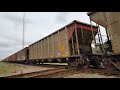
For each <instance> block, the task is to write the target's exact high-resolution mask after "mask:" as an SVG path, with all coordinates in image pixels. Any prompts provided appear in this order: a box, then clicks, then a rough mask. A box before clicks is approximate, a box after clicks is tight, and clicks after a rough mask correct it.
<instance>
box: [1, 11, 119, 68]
mask: <svg viewBox="0 0 120 90" xmlns="http://www.w3.org/2000/svg"><path fill="white" fill-rule="evenodd" d="M108 14H109V15H108ZM88 16H89V17H90V22H91V21H93V22H95V23H96V26H95V25H92V22H91V24H87V23H84V22H80V21H77V20H74V21H73V22H71V23H69V24H68V25H66V26H64V27H62V28H60V29H59V30H57V31H55V32H53V33H52V34H50V35H48V36H46V37H44V38H42V39H41V40H39V41H37V42H35V43H33V44H31V45H29V46H28V47H26V48H24V49H22V50H20V51H18V52H16V53H15V54H13V55H11V56H9V57H7V58H5V59H4V60H3V61H6V62H19V63H32V64H36V63H39V64H40V63H41V64H43V63H46V62H54V63H55V62H60V63H65V62H67V63H68V66H70V67H74V66H75V67H81V68H88V67H89V66H93V67H96V68H102V67H105V68H107V69H110V70H113V69H119V70H120V55H119V53H120V47H119V43H120V40H118V39H119V32H120V31H119V24H120V22H119V18H120V17H119V16H120V13H119V12H107V13H106V12H88ZM110 18H111V20H110ZM100 25H101V26H103V27H105V28H106V34H107V37H108V41H107V48H105V45H104V43H103V40H102V36H101V32H100ZM96 35H98V38H99V47H100V52H101V53H96V54H94V53H93V50H92V47H91V44H92V42H94V45H95V47H97V44H96V39H95V36H96Z"/></svg>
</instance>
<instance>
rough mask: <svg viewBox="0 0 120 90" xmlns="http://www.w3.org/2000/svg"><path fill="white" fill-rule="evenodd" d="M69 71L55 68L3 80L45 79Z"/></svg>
mask: <svg viewBox="0 0 120 90" xmlns="http://www.w3.org/2000/svg"><path fill="white" fill-rule="evenodd" d="M69 70H70V69H65V68H55V69H49V70H44V71H37V72H30V73H24V74H18V75H12V76H5V77H3V78H45V77H50V76H51V75H54V74H56V73H61V72H65V71H69Z"/></svg>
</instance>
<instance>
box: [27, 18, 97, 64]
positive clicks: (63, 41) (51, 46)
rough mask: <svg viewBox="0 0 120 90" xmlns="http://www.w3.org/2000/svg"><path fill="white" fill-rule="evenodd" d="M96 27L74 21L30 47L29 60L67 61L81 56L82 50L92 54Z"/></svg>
mask: <svg viewBox="0 0 120 90" xmlns="http://www.w3.org/2000/svg"><path fill="white" fill-rule="evenodd" d="M97 29H98V28H97V27H96V26H93V25H92V26H90V24H87V23H83V22H80V21H76V20H74V21H73V22H71V23H70V24H68V25H66V26H65V27H63V28H61V29H59V30H57V31H55V32H54V33H52V34H50V35H48V36H46V37H44V38H42V39H41V40H39V41H37V42H35V43H33V44H31V45H30V46H29V60H39V61H40V60H41V61H42V62H44V61H51V60H54V59H57V60H59V59H61V60H63V61H64V60H66V59H69V58H71V57H76V56H79V55H80V53H81V51H80V50H82V49H84V50H85V52H87V53H92V49H91V43H92V40H93V37H92V33H93V34H94V36H95V35H96V33H97Z"/></svg>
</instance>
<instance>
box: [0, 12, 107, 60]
mask: <svg viewBox="0 0 120 90" xmlns="http://www.w3.org/2000/svg"><path fill="white" fill-rule="evenodd" d="M73 20H78V21H82V22H85V23H90V21H89V17H88V16H87V12H25V46H28V45H30V44H32V43H34V42H35V41H37V40H40V39H41V38H43V37H45V36H46V35H48V34H50V33H52V32H54V31H56V30H58V29H59V28H61V27H63V26H65V25H66V24H68V23H70V22H72V21H73ZM22 33H23V12H0V60H2V59H4V58H6V57H7V56H9V55H11V54H13V53H15V52H17V51H18V50H21V49H22V47H23V46H22V40H23V39H22V35H23V34H22ZM102 34H104V35H105V33H104V30H103V31H102ZM105 38H106V37H105Z"/></svg>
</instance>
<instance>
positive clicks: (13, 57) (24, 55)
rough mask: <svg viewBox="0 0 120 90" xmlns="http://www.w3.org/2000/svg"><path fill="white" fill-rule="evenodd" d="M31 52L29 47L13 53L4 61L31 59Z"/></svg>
mask: <svg viewBox="0 0 120 90" xmlns="http://www.w3.org/2000/svg"><path fill="white" fill-rule="evenodd" d="M28 54H29V52H28V47H26V48H24V49H22V50H20V51H18V52H16V53H15V54H12V55H11V56H9V57H7V58H5V59H4V60H2V61H7V62H24V61H25V60H28V59H29V57H28V56H29V55H28Z"/></svg>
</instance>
